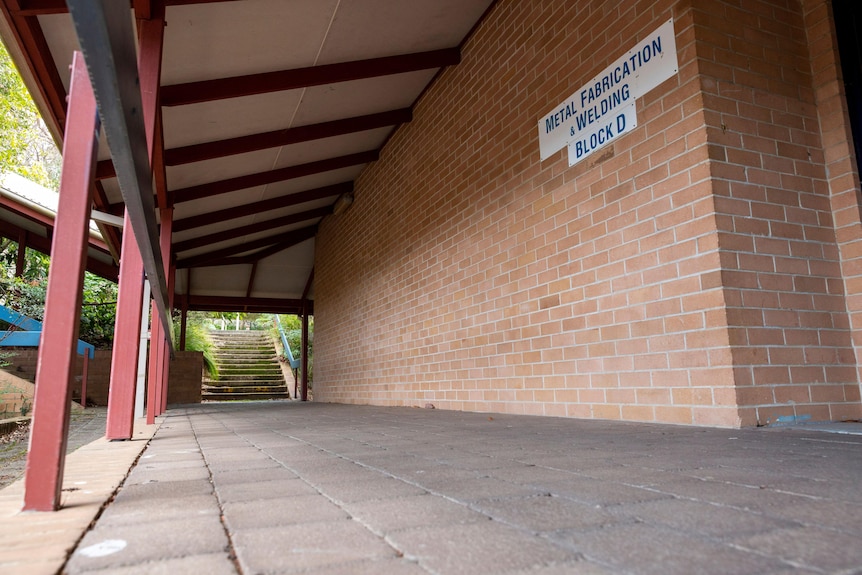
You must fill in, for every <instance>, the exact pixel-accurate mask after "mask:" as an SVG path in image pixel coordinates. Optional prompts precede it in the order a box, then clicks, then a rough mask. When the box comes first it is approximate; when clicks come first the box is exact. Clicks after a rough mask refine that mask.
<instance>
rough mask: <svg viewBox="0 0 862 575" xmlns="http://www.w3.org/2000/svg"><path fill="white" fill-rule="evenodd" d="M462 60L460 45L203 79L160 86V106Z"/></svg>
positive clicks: (448, 64)
mask: <svg viewBox="0 0 862 575" xmlns="http://www.w3.org/2000/svg"><path fill="white" fill-rule="evenodd" d="M460 61H461V50H460V49H459V48H445V49H442V50H432V51H430V52H417V53H414V54H402V55H399V56H384V57H382V58H372V59H368V60H356V61H353V62H339V63H337V64H326V65H323V66H310V67H308V68H296V69H293V70H281V71H278V72H265V73H262V74H250V75H247V76H235V77H232V78H219V79H216V80H203V81H200V82H189V83H186V84H174V85H171V86H162V105H163V106H183V105H186V104H197V103H200V102H211V101H213V100H223V99H226V98H238V97H240V96H253V95H255V94H266V93H269V92H281V91H284V90H296V89H299V88H308V87H311V86H323V85H326V84H336V83H339V82H349V81H351V80H362V79H365V78H376V77H379V76H389V75H392V74H402V73H405V72H415V71H418V70H428V69H432V68H443V67H445V66H452V65H454V64H458V63H459V62H460Z"/></svg>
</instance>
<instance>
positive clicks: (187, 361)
mask: <svg viewBox="0 0 862 575" xmlns="http://www.w3.org/2000/svg"><path fill="white" fill-rule="evenodd" d="M10 349H12V348H10ZM13 353H14V356H12V357H10V358H7V361H8V362H9V363H10V364H11V365H10V366H9V367H7V368H5V369H6V371H8V372H9V373H11V374H13V375H16V376H17V377H20V378H22V379H26V380H28V381H35V379H36V359H37V357H38V350H37V349H36V348H14V350H13ZM82 370H83V357H79V358H78V362H77V366H76V368H75V374H76V377H75V382H74V384H73V387H72V399H73V400H74V401H78V402H80V399H81V374H82ZM202 374H203V354H202V353H201V352H197V351H177V352H175V354H174V360H173V361H171V367H170V374H169V377H168V403H169V404H177V403H200V401H201V380H202ZM110 379H111V350H96V352H95V357H94V358H93V359H91V360H90V361H89V363H88V366H87V405H108V386H109V383H110Z"/></svg>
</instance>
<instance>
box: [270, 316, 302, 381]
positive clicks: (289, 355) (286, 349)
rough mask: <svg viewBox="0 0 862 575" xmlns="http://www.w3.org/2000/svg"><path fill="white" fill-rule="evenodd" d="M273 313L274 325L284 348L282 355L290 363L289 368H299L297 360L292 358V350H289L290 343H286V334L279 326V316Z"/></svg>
mask: <svg viewBox="0 0 862 575" xmlns="http://www.w3.org/2000/svg"><path fill="white" fill-rule="evenodd" d="M274 315H275V325H276V327H277V328H278V335H279V336H281V346H282V347H283V348H284V357H286V358H287V362H288V363H289V364H290V369H299V360H298V359H294V357H293V352H292V351H291V350H290V345H289V344H288V343H287V336H286V335H284V328H283V327H282V326H281V318H280V317H278V314H274Z"/></svg>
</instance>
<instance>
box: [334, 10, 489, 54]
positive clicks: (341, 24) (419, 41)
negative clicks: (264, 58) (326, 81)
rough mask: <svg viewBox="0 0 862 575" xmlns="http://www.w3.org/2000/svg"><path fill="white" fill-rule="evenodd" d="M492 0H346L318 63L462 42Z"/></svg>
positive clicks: (336, 17) (422, 49)
mask: <svg viewBox="0 0 862 575" xmlns="http://www.w3.org/2000/svg"><path fill="white" fill-rule="evenodd" d="M490 4H491V1H490V0H410V1H409V2H405V1H404V0H396V1H393V0H353V1H350V2H341V3H340V4H339V5H338V11H337V12H336V13H335V18H334V19H333V21H332V26H331V27H330V29H329V34H328V35H327V39H326V40H327V41H326V44H324V46H323V50H322V51H321V53H320V58H319V59H318V62H317V63H318V64H329V63H332V62H344V61H349V60H360V59H366V58H377V57H380V56H387V55H391V54H409V53H412V52H424V51H427V50H436V49H439V48H448V47H452V46H457V45H459V44H460V43H461V40H463V38H464V36H465V35H466V34H467V33H468V32H469V31H470V29H471V28H472V26H473V24H474V23H475V22H476V21H477V20H478V19H479V17H481V16H482V14H483V13H484V12H485V10H486V9H487V8H488V6H489V5H490Z"/></svg>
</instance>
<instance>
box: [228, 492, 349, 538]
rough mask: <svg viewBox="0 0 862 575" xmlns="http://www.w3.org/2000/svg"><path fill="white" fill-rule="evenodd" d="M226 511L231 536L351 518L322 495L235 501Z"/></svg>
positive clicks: (230, 503) (229, 504)
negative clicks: (260, 529) (266, 529)
mask: <svg viewBox="0 0 862 575" xmlns="http://www.w3.org/2000/svg"><path fill="white" fill-rule="evenodd" d="M223 510H224V518H225V523H226V524H227V527H228V529H230V531H231V532H235V531H240V530H243V529H254V528H262V527H277V526H280V525H293V524H295V523H312V522H316V521H335V520H338V519H344V520H347V519H349V518H350V515H349V514H348V513H347V512H346V511H345V510H344V509H342V508H341V507H339V506H338V505H336V504H334V503H332V501H330V500H329V499H327V498H326V497H324V496H323V495H291V496H289V497H278V498H272V499H257V500H252V501H233V502H229V503H225V504H224V509H223Z"/></svg>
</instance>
